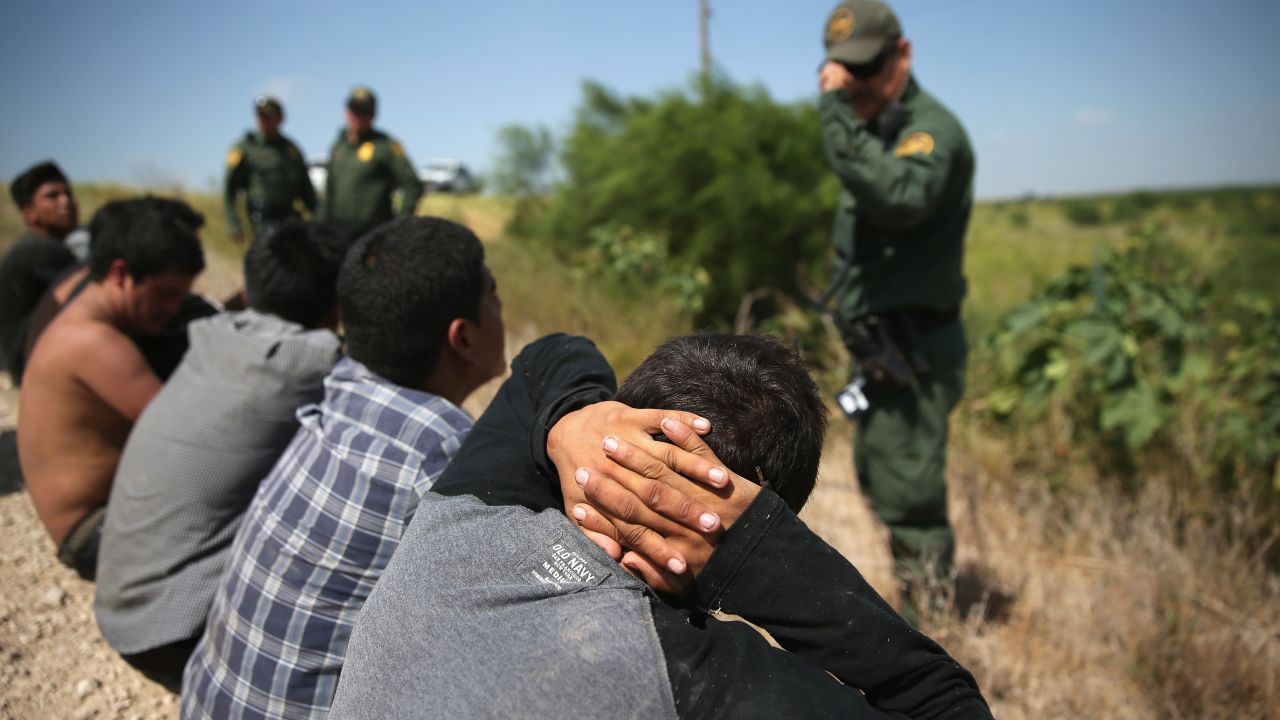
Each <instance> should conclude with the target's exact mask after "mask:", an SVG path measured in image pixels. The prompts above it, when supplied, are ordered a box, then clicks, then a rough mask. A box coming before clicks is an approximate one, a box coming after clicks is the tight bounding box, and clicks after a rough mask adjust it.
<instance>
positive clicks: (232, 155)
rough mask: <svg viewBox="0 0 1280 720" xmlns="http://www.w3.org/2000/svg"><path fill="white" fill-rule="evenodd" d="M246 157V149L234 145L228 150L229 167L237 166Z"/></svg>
mask: <svg viewBox="0 0 1280 720" xmlns="http://www.w3.org/2000/svg"><path fill="white" fill-rule="evenodd" d="M243 159H244V151H243V150H241V149H240V148H238V147H233V148H231V149H230V150H228V151H227V167H235V166H237V165H239V164H240V161H241V160H243Z"/></svg>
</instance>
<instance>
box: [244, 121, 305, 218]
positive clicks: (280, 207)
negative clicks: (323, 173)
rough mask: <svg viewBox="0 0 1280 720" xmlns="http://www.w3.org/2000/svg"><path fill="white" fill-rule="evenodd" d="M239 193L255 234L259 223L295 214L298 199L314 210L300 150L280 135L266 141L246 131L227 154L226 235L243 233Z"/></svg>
mask: <svg viewBox="0 0 1280 720" xmlns="http://www.w3.org/2000/svg"><path fill="white" fill-rule="evenodd" d="M241 192H243V193H244V194H245V198H246V201H247V202H248V205H249V218H250V220H251V221H252V222H253V225H254V230H255V231H256V230H257V227H258V226H259V225H260V224H262V223H270V222H275V221H279V220H284V219H285V218H288V217H292V216H294V215H297V214H298V211H297V209H296V208H295V205H294V203H295V202H296V201H298V200H301V201H302V204H303V205H305V206H306V208H307V210H309V211H312V212H314V211H315V209H316V190H315V188H314V187H312V186H311V179H310V178H309V177H308V176H307V163H306V161H305V160H304V159H303V157H302V151H301V150H299V149H298V146H297V145H296V144H294V142H293V141H292V140H290V139H289V138H287V137H285V136H283V135H280V136H278V137H275V138H271V139H268V138H266V137H263V136H262V135H261V134H259V133H256V132H246V133H245V134H244V138H243V139H242V140H240V142H238V143H236V144H235V146H234V147H232V148H231V150H229V151H228V152H227V178H226V190H225V192H224V195H223V206H224V209H225V211H226V215H227V232H229V233H231V234H233V235H238V234H241V232H242V230H241V228H240V218H239V215H238V214H237V213H236V196H237V195H239V194H240V193H241Z"/></svg>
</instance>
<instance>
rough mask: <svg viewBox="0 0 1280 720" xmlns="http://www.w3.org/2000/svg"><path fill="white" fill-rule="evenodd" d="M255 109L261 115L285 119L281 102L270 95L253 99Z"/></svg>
mask: <svg viewBox="0 0 1280 720" xmlns="http://www.w3.org/2000/svg"><path fill="white" fill-rule="evenodd" d="M253 109H254V111H256V112H257V113H258V114H259V115H270V116H272V117H278V118H279V117H284V106H283V105H281V104H280V101H279V100H277V99H275V98H273V97H271V96H270V95H259V96H258V97H256V98H254V99H253Z"/></svg>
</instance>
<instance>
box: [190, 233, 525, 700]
mask: <svg viewBox="0 0 1280 720" xmlns="http://www.w3.org/2000/svg"><path fill="white" fill-rule="evenodd" d="M338 296H339V303H340V306H341V313H342V319H343V323H344V327H345V331H346V341H347V352H348V357H347V358H345V359H343V360H342V361H340V362H339V363H338V364H337V365H336V366H335V367H334V369H333V371H332V372H331V373H330V374H329V376H328V377H327V378H326V379H325V383H324V385H325V394H324V399H323V401H322V402H321V403H320V404H318V405H308V406H305V407H303V408H302V409H300V410H299V411H298V419H299V422H300V423H301V427H300V429H299V430H298V433H297V434H296V435H295V436H294V439H293V441H292V443H291V444H290V445H289V447H288V449H287V450H286V451H285V453H284V455H283V456H282V457H281V458H280V460H279V462H277V463H276V466H275V468H274V469H273V470H272V471H271V474H270V475H268V477H267V478H266V480H264V481H263V482H262V485H261V486H260V487H259V489H258V493H257V495H256V496H255V497H254V500H253V502H252V504H251V505H250V507H249V510H248V511H247V513H246V515H245V517H244V520H243V522H242V523H241V525H240V529H239V532H238V533H237V535H236V540H235V543H234V545H233V546H232V549H231V552H230V554H229V555H228V559H227V564H226V567H225V568H224V570H223V575H222V580H221V581H220V583H219V589H218V592H217V594H216V596H215V598H214V601H213V607H212V609H211V610H210V613H209V619H208V623H207V628H206V630H205V634H204V636H203V637H202V638H201V640H200V642H199V644H198V645H197V647H196V649H195V652H194V653H193V655H192V657H191V660H190V661H189V662H188V663H187V667H186V672H185V673H184V676H183V689H184V693H183V698H182V716H183V717H184V718H189V717H214V718H229V717H290V718H293V717H298V718H302V717H324V716H325V714H326V713H327V711H328V708H329V705H330V703H331V701H332V699H333V694H334V690H335V688H336V686H337V683H338V674H339V672H341V670H342V659H343V655H344V654H345V652H346V647H347V640H348V638H349V636H350V633H351V626H352V624H353V623H354V621H355V618H356V614H357V613H358V612H359V610H360V607H361V605H362V604H363V603H364V600H365V598H366V597H367V596H368V594H369V591H370V590H372V589H373V586H374V584H375V583H376V582H377V580H378V577H379V576H380V575H381V572H382V569H383V568H384V567H386V564H387V561H388V560H389V559H390V558H391V554H392V553H393V552H394V551H395V549H396V546H397V544H398V543H399V541H400V536H401V534H402V533H403V532H404V529H405V527H406V526H407V524H408V522H409V520H410V519H411V518H412V517H413V513H414V511H415V510H416V509H417V506H418V499H419V497H420V496H421V495H422V494H423V493H425V492H426V491H427V490H428V489H430V487H431V485H432V483H433V482H434V481H435V480H436V478H437V477H439V475H440V473H441V472H442V471H443V470H444V468H445V465H446V464H448V462H449V459H450V458H451V457H452V456H453V454H454V453H455V452H456V451H457V449H458V447H459V445H461V443H462V440H463V438H464V437H465V436H466V434H467V431H468V430H470V429H471V425H472V420H471V418H470V417H469V416H468V415H467V414H466V413H465V412H463V411H462V410H461V409H460V407H459V406H460V405H461V404H462V402H463V400H464V399H465V398H466V397H467V396H468V395H470V394H471V392H472V391H473V390H475V389H476V388H477V387H479V386H480V385H482V384H483V383H484V382H486V381H488V380H489V379H491V378H493V377H495V376H497V375H499V374H500V373H502V371H503V369H504V367H505V363H504V356H503V344H504V334H503V324H502V303H501V301H500V300H499V299H498V295H497V292H496V285H495V282H494V279H493V276H492V274H491V273H490V272H489V270H488V268H487V267H486V266H485V264H484V250H483V248H482V246H481V245H480V242H479V240H477V239H476V237H475V235H474V234H472V233H471V232H470V231H469V230H467V229H466V228H464V227H462V226H460V225H457V224H455V223H451V222H448V221H446V220H441V219H438V218H404V219H400V220H395V221H392V222H390V223H387V224H385V225H383V226H381V227H379V228H377V229H375V230H374V231H372V232H370V233H369V234H367V235H365V236H364V237H363V238H361V239H360V241H359V242H357V243H356V244H355V245H354V246H353V247H352V249H351V251H350V253H349V254H348V255H347V258H346V260H345V262H344V264H343V267H342V271H341V275H340V277H339V280H338Z"/></svg>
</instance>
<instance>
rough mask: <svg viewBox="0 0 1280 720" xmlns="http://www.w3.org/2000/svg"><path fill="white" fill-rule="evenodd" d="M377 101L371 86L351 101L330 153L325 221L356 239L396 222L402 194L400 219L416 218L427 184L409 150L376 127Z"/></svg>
mask: <svg viewBox="0 0 1280 720" xmlns="http://www.w3.org/2000/svg"><path fill="white" fill-rule="evenodd" d="M377 109H378V100H377V98H376V97H375V96H374V94H373V91H372V90H370V89H369V88H367V87H357V88H355V89H354V90H352V91H351V95H350V96H349V97H348V98H347V124H346V127H344V128H343V129H342V130H340V131H339V132H338V137H337V139H336V140H334V141H333V147H332V148H331V149H330V150H329V179H328V182H327V183H326V186H325V197H324V209H323V211H322V212H321V217H322V219H324V220H329V221H332V222H334V223H336V224H337V225H338V226H339V227H340V228H342V230H343V231H344V232H346V233H347V235H348V237H349V238H351V239H352V240H354V239H356V238H357V237H359V236H360V235H363V234H364V233H365V232H366V231H368V230H371V229H373V228H374V227H376V226H378V225H381V224H382V223H384V222H386V221H388V220H390V219H391V218H392V216H393V215H392V210H391V196H392V194H393V193H394V192H395V191H396V190H397V189H398V190H399V191H400V212H399V214H400V215H401V216H407V215H413V214H414V212H415V211H416V210H417V207H418V199H419V198H421V197H422V183H421V182H420V181H419V180H418V175H417V173H415V172H414V170H413V164H412V163H411V162H409V156H408V155H407V154H406V153H405V151H404V146H403V145H401V144H400V143H399V142H398V141H397V140H395V139H394V138H392V137H391V136H389V135H387V134H386V133H383V132H382V131H380V130H375V129H374V128H373V119H374V117H375V115H376V114H377Z"/></svg>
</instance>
